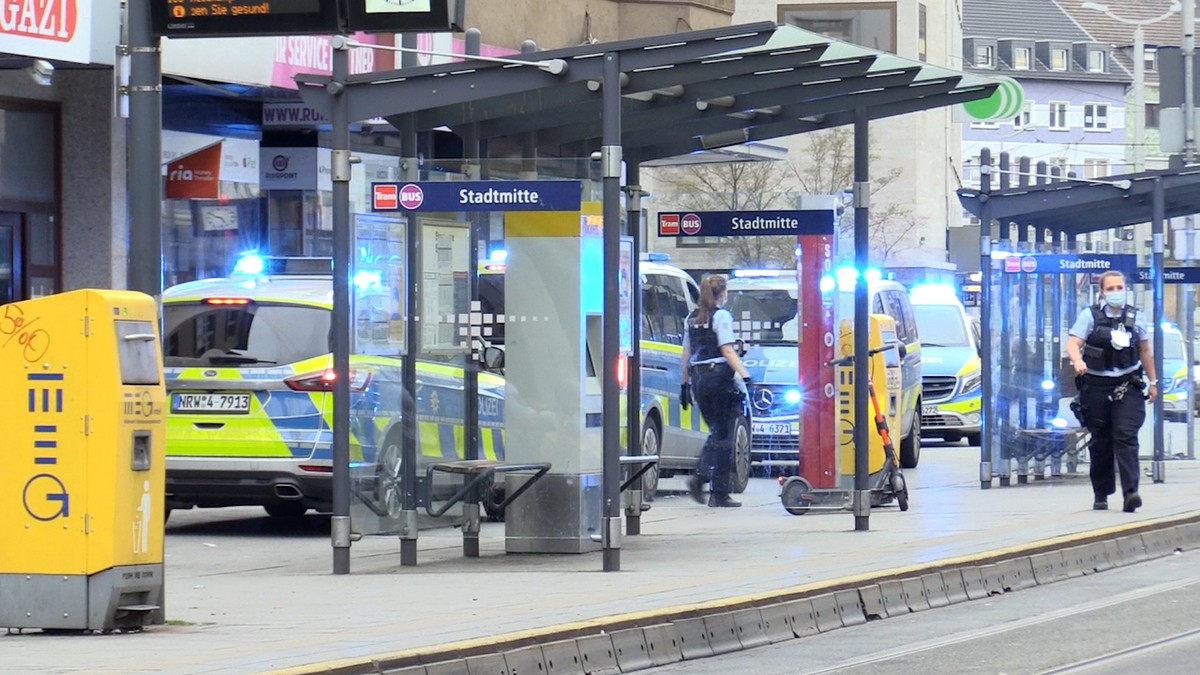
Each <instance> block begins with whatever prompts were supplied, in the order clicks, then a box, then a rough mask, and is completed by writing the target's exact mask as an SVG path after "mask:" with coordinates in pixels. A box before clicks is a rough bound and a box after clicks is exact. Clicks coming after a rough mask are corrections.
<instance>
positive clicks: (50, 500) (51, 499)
mask: <svg viewBox="0 0 1200 675" xmlns="http://www.w3.org/2000/svg"><path fill="white" fill-rule="evenodd" d="M35 483H36V484H37V485H36V486H35V485H34V484H35ZM21 499H22V501H23V502H24V504H25V512H26V513H28V514H29V515H30V516H32V517H34V518H36V519H37V520H40V521H42V522H49V521H51V520H54V519H56V518H66V517H67V516H69V515H70V514H71V509H70V497H69V495H68V494H67V486H65V485H63V482H62V481H61V480H59V479H58V477H57V476H52V475H50V474H48V473H39V474H37V475H36V476H34V477H33V478H30V479H29V482H27V483H25V490H24V492H23V493H22V495H21Z"/></svg>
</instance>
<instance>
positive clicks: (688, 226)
mask: <svg viewBox="0 0 1200 675" xmlns="http://www.w3.org/2000/svg"><path fill="white" fill-rule="evenodd" d="M679 227H680V228H681V229H682V230H683V233H684V234H696V233H697V232H699V231H700V216H698V215H696V214H694V213H689V214H687V215H685V216H684V217H683V218H682V219H681V220H680V221H679Z"/></svg>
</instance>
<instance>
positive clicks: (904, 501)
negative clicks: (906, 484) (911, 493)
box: [896, 490, 908, 511]
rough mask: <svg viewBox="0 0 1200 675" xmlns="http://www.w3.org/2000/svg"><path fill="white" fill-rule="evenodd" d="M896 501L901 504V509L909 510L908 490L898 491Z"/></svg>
mask: <svg viewBox="0 0 1200 675" xmlns="http://www.w3.org/2000/svg"><path fill="white" fill-rule="evenodd" d="M896 503H897V504H898V505H899V506H900V510H901V511H907V510H908V490H905V491H904V492H897V493H896Z"/></svg>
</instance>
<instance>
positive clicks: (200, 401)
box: [171, 394, 250, 413]
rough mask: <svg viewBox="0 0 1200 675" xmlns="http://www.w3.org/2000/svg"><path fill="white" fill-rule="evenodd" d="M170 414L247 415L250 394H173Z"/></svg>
mask: <svg viewBox="0 0 1200 675" xmlns="http://www.w3.org/2000/svg"><path fill="white" fill-rule="evenodd" d="M171 412H177V413H248V412H250V394H175V396H174V397H173V398H172V399H171Z"/></svg>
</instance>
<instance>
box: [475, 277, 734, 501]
mask: <svg viewBox="0 0 1200 675" xmlns="http://www.w3.org/2000/svg"><path fill="white" fill-rule="evenodd" d="M645 257H646V259H644V260H641V261H640V262H639V264H638V272H639V275H640V281H641V286H642V316H641V330H642V336H641V337H642V339H641V341H640V343H639V346H640V348H641V369H640V373H641V397H640V398H641V406H640V407H641V420H642V421H641V452H642V454H643V455H658V456H659V462H658V464H657V465H656V466H655V467H654V468H652V469H650V470H648V471H647V472H646V473H645V474H643V484H642V489H643V494H644V496H645V498H647V499H653V498H654V494H655V492H656V491H657V489H658V483H659V479H660V478H669V477H671V476H675V475H679V474H685V473H691V472H692V471H694V470H695V467H696V460H697V459H698V458H699V456H700V450H701V448H703V447H704V442H705V440H707V438H708V434H709V430H708V425H706V424H705V423H704V420H703V419H702V418H701V415H700V409H699V408H698V407H697V406H696V405H694V404H693V405H691V406H688V409H687V410H684V409H683V408H682V407H681V406H680V404H679V389H680V384H681V383H682V381H683V380H682V361H683V336H684V333H685V332H686V325H685V322H686V319H687V316H688V314H690V313H691V311H692V310H693V309H695V308H696V304H697V302H698V301H699V298H700V288H699V286H698V285H697V284H696V282H695V280H693V279H692V277H691V276H690V275H688V273H687V272H685V271H683V270H682V269H679V268H678V267H674V266H672V265H668V264H665V263H664V262H663V260H665V258H666V257H665V256H663V255H660V254H645ZM486 267H487V269H484V267H483V266H481V269H480V277H479V279H480V283H479V288H480V299H481V310H482V311H483V312H484V313H494V314H503V313H504V304H503V303H504V274H503V271H504V270H503V265H502V264H496V263H491V264H488V265H487V266H486ZM491 342H492V344H493V345H502V344H503V334H502V333H496V334H494V335H493V336H492V337H491ZM750 417H751V414H750V410H749V407H748V406H746V407H744V409H743V414H742V415H741V416H740V417H739V418H737V420H735V426H734V429H733V436H732V438H733V446H734V462H733V481H732V484H733V491H734V492H739V493H740V492H743V491H745V489H746V486H747V484H748V482H749V479H750V439H751V432H750Z"/></svg>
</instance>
